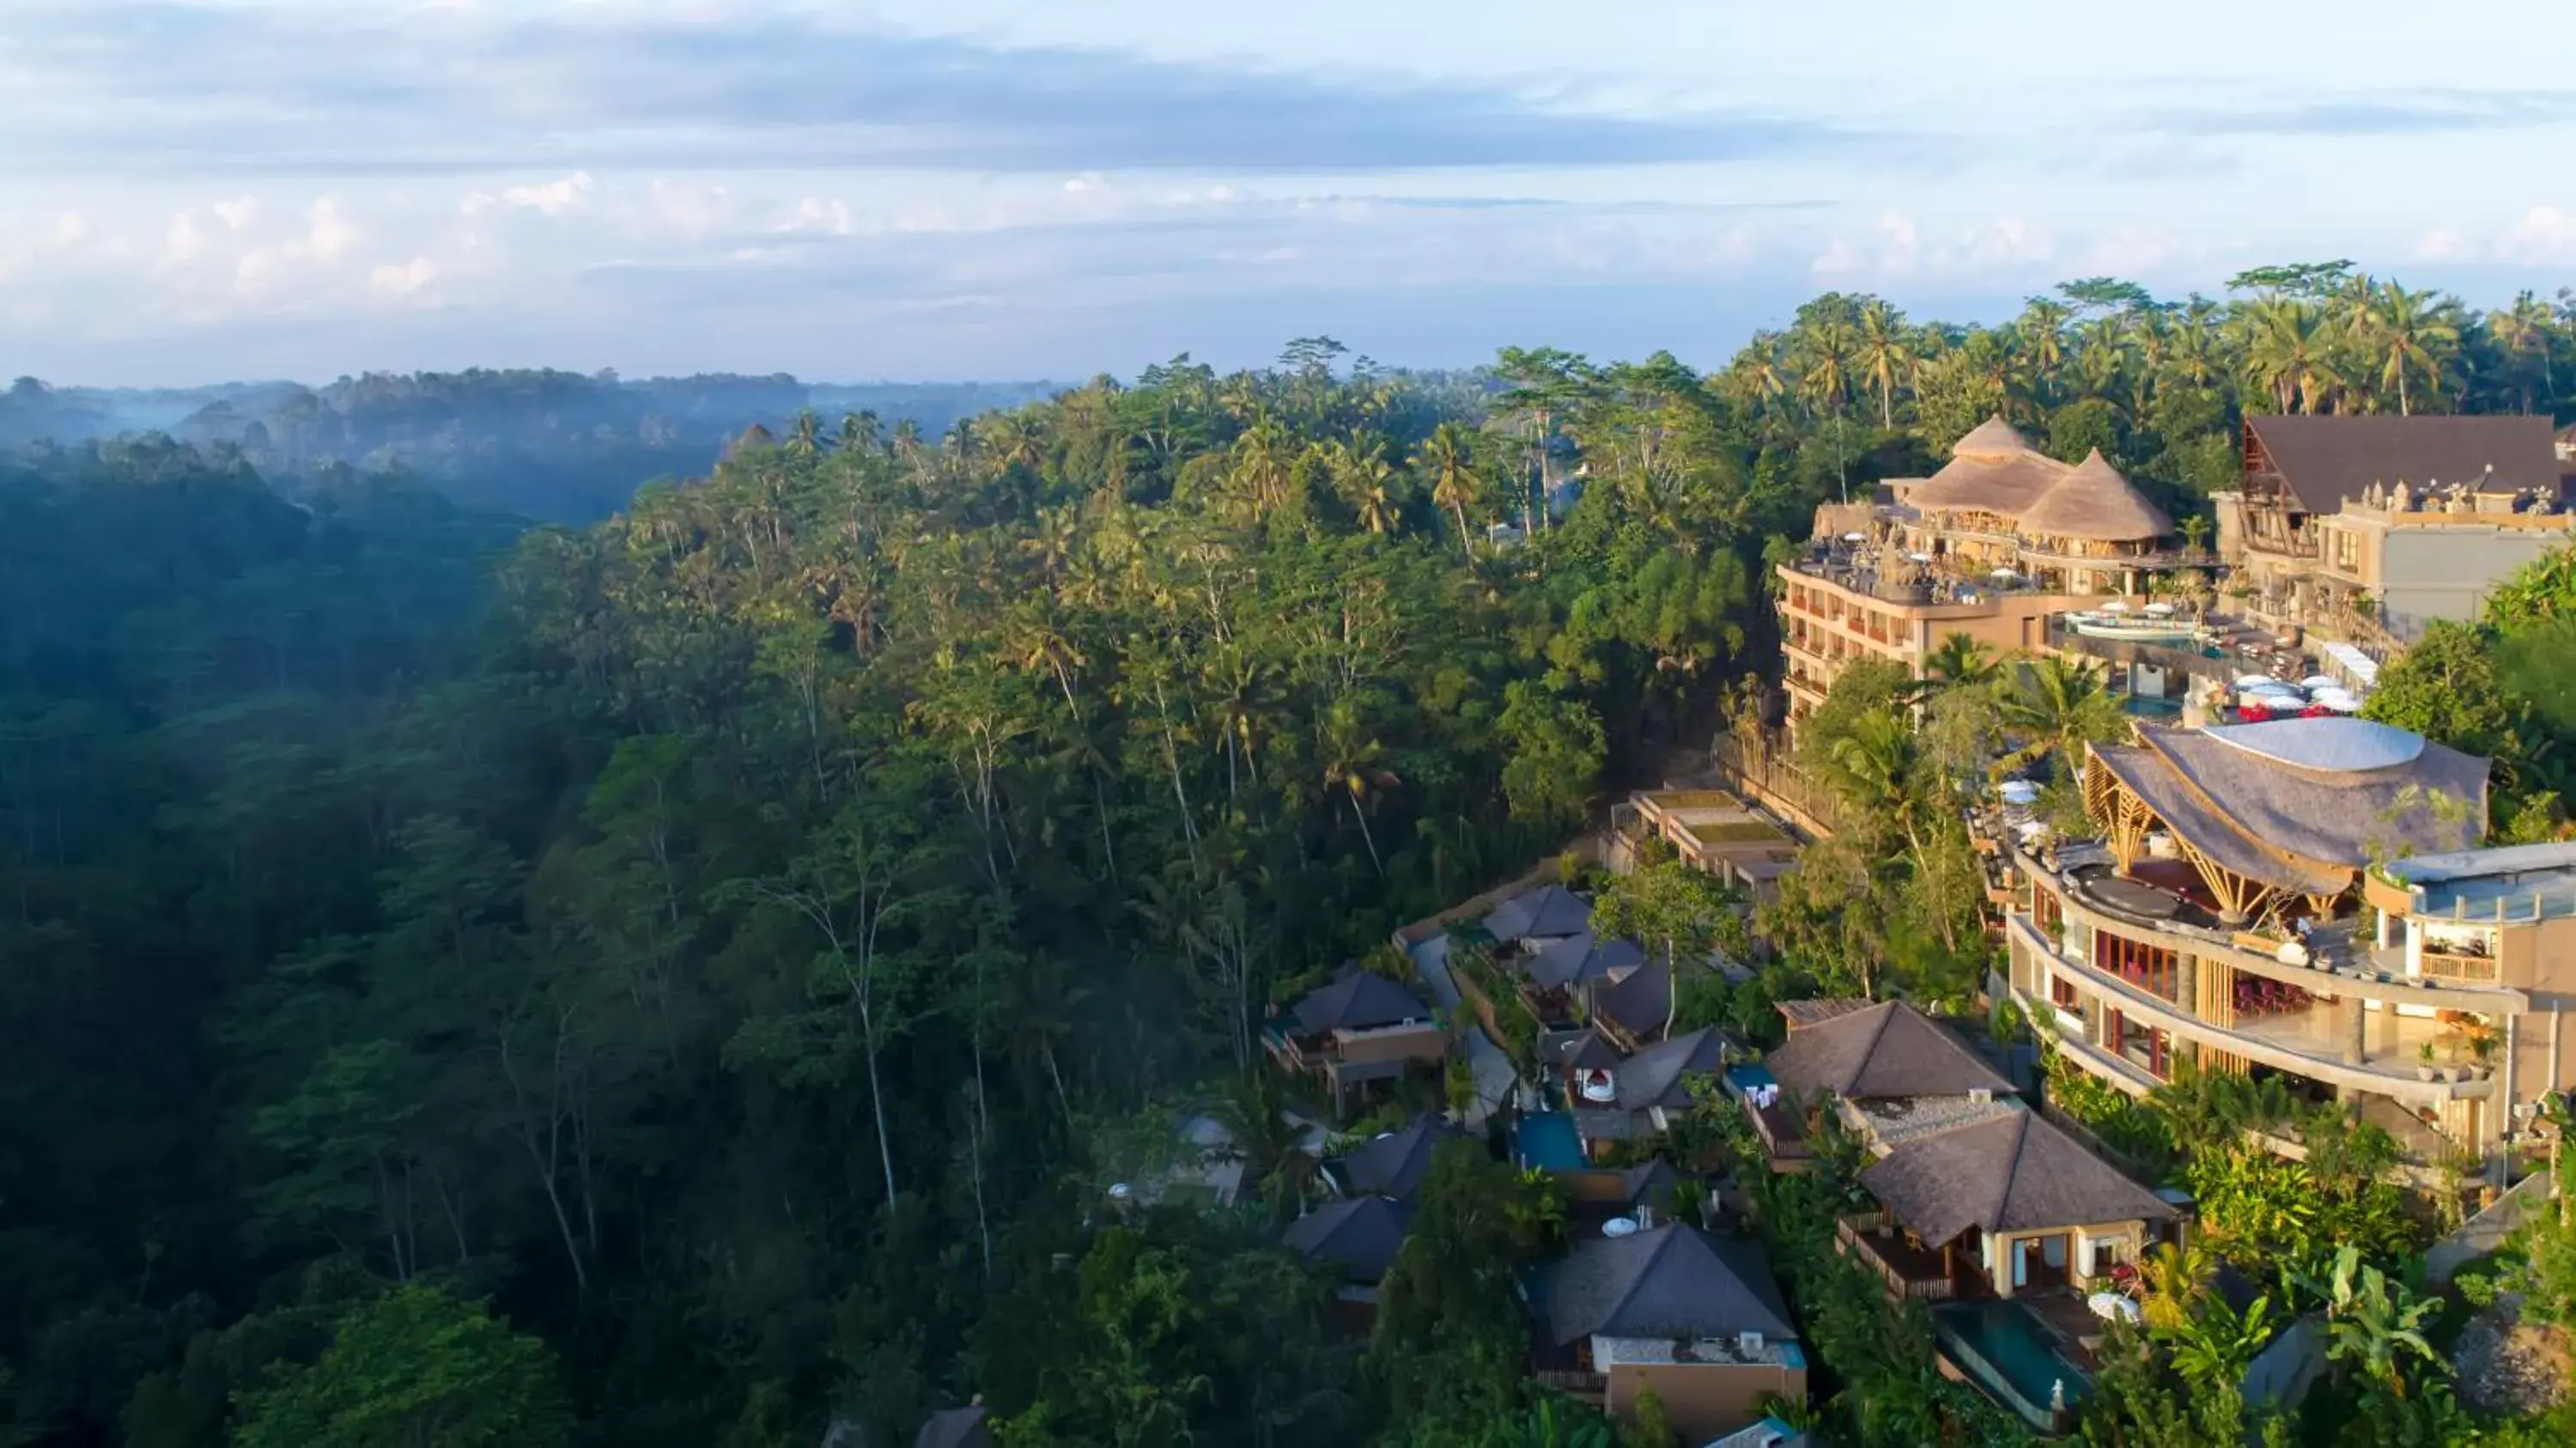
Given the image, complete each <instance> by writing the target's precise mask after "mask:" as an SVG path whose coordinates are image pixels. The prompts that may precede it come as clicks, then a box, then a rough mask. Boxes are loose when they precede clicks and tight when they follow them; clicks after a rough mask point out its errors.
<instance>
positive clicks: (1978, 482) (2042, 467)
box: [1905, 452, 2066, 518]
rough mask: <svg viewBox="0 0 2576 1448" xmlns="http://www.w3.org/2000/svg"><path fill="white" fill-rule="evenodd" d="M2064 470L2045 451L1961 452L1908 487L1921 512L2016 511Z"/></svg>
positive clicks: (2004, 513) (2036, 498) (1910, 498)
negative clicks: (1962, 453)
mask: <svg viewBox="0 0 2576 1448" xmlns="http://www.w3.org/2000/svg"><path fill="white" fill-rule="evenodd" d="M2065 476H2066V465H2065V464H2064V463H2061V462H2059V461H2058V460H2057V459H2055V458H2052V457H2049V456H2047V455H2045V454H2043V453H2035V452H2017V453H2010V454H2002V455H1979V456H1974V457H1971V456H1965V455H1963V456H1960V457H1957V458H1954V459H1952V460H1951V462H1950V463H1949V465H1948V466H1946V467H1944V468H1942V469H1941V471H1939V472H1937V473H1934V474H1933V475H1932V476H1931V477H1930V478H1927V479H1925V480H1924V481H1923V482H1921V483H1919V484H1917V485H1915V487H1914V488H1913V489H1912V490H1910V491H1909V492H1907V493H1906V495H1905V501H1906V503H1907V505H1908V506H1910V507H1913V508H1915V509H1916V510H1918V511H1921V512H1927V513H1928V512H1942V511H1958V512H1974V513H1997V514H2001V515H2002V516H2004V517H2007V518H2012V517H2019V516H2020V515H2021V511H2022V510H2023V509H2024V508H2027V507H2029V506H2030V505H2031V504H2033V503H2036V502H2038V501H2039V500H2040V497H2041V496H2042V495H2043V494H2045V493H2046V492H2047V491H2048V490H2049V489H2051V488H2053V487H2055V486H2057V483H2058V480H2059V479H2060V478H2063V477H2065Z"/></svg>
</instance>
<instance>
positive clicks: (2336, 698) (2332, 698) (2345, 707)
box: [2316, 694, 2361, 714]
mask: <svg viewBox="0 0 2576 1448" xmlns="http://www.w3.org/2000/svg"><path fill="white" fill-rule="evenodd" d="M2316 702H2317V703H2319V704H2322V705H2324V706H2325V707H2327V708H2329V709H2332V710H2333V711H2335V712H2336V713H2338V714H2358V713H2360V712H2361V701H2360V700H2359V699H2356V698H2354V697H2353V696H2351V695H2350V694H2319V695H2317V697H2316Z"/></svg>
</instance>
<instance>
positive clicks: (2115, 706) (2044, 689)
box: [1997, 654, 2123, 777]
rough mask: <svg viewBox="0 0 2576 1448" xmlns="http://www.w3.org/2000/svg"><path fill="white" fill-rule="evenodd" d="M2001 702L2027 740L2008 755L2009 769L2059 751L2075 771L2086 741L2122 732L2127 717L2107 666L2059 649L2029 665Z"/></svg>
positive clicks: (2008, 723) (2009, 723) (2007, 722)
mask: <svg viewBox="0 0 2576 1448" xmlns="http://www.w3.org/2000/svg"><path fill="white" fill-rule="evenodd" d="M1997 707H1998V712H1999V713H2001V715H2002V716H2003V724H2004V728H2005V729H2006V730H2007V731H2008V732H2011V733H2013V734H2017V735H2019V736H2021V738H2022V739H2023V740H2024V741H2026V742H2025V743H2024V744H2023V745H2022V747H2021V748H2019V749H2017V750H2015V751H2013V752H2012V753H2011V754H2009V755H2007V756H2005V758H2004V761H2003V764H2002V766H2001V767H2002V768H2003V769H2005V770H2006V771H2010V770H2013V769H2018V768H2020V767H2021V766H2023V765H2025V764H2029V763H2031V762H2033V761H2035V760H2039V759H2044V758H2047V757H2049V756H2052V755H2054V756H2055V757H2056V758H2057V760H2058V763H2059V766H2060V767H2061V768H2063V769H2064V770H2066V772H2067V774H2068V776H2069V777H2072V776H2073V774H2074V771H2075V767H2076V765H2077V764H2078V763H2080V762H2081V756H2082V754H2083V752H2084V746H2085V745H2086V744H2088V743H2090V742H2092V741H2093V740H2096V739H2110V738H2115V737H2117V736H2118V734H2119V732H2120V728H2121V724H2122V722H2123V721H2122V719H2121V714H2120V704H2119V701H2118V700H2117V699H2114V698H2113V697H2112V696H2111V692H2110V690H2109V688H2108V687H2106V686H2105V685H2104V683H2103V670H2102V667H2101V666H2100V665H2098V664H2093V663H2076V662H2071V661H2069V660H2067V659H2065V658H2062V657H2060V656H2058V655H2056V654H2050V655H2048V656H2046V657H2044V658H2041V659H2038V660H2036V661H2034V662H2032V663H2030V664H2028V665H2025V666H2024V667H2023V668H2022V670H2021V672H2020V673H2019V675H2018V676H2016V677H2015V678H2014V680H2013V682H2012V686H2011V687H2010V688H2007V689H2006V690H2004V692H2003V696H2002V698H2001V699H1999V700H1998V701H1997Z"/></svg>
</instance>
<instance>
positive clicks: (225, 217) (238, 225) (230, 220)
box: [214, 196, 259, 231]
mask: <svg viewBox="0 0 2576 1448" xmlns="http://www.w3.org/2000/svg"><path fill="white" fill-rule="evenodd" d="M214 209H215V215H216V216H217V217H218V218H220V219H221V220H222V221H223V223H224V225H226V226H229V227H231V228H232V229H233V230H235V231H239V230H241V229H242V228H243V227H245V226H248V225H250V224H251V223H252V222H254V221H257V220H259V201H258V200H257V198H255V197H249V196H244V197H242V198H240V199H239V200H235V201H218V202H216V203H215V208H214Z"/></svg>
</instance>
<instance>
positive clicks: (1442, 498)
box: [1413, 422, 1484, 554]
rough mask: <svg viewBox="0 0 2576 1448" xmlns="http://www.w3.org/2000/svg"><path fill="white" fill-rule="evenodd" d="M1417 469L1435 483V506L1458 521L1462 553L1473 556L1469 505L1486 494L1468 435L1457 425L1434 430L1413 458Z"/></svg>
mask: <svg viewBox="0 0 2576 1448" xmlns="http://www.w3.org/2000/svg"><path fill="white" fill-rule="evenodd" d="M1413 467H1414V471H1416V472H1418V473H1421V474H1422V475H1423V476H1425V477H1427V478H1429V479H1430V480H1431V505H1432V506H1433V507H1435V508H1439V509H1441V510H1442V511H1444V512H1446V513H1448V514H1449V516H1450V517H1452V518H1455V519H1457V520H1458V551H1459V552H1460V553H1461V554H1465V553H1467V552H1469V551H1470V550H1469V548H1468V539H1469V538H1470V537H1471V536H1472V535H1470V534H1469V533H1468V531H1467V505H1468V504H1469V503H1472V502H1474V501H1475V500H1476V498H1477V496H1478V495H1479V494H1480V493H1482V492H1483V491H1484V480H1483V479H1482V478H1479V477H1477V476H1476V470H1475V467H1474V464H1473V461H1472V458H1471V456H1470V453H1469V448H1468V443H1467V435H1466V434H1465V433H1463V432H1460V431H1459V430H1458V424H1456V423H1454V422H1444V423H1442V424H1440V425H1439V426H1438V427H1435V428H1433V429H1432V430H1431V436H1430V437H1428V438H1426V439H1424V440H1423V444H1422V446H1421V447H1420V448H1419V449H1418V450H1416V451H1415V453H1414V454H1413Z"/></svg>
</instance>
